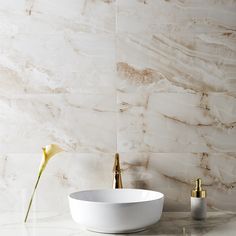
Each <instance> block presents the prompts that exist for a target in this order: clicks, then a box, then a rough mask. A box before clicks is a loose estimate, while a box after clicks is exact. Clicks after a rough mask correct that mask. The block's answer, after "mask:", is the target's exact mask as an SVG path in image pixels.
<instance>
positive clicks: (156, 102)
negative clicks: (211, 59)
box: [117, 92, 236, 153]
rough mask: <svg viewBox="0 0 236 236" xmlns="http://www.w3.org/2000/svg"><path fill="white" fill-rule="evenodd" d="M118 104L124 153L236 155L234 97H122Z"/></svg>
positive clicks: (119, 125)
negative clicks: (235, 153)
mask: <svg viewBox="0 0 236 236" xmlns="http://www.w3.org/2000/svg"><path fill="white" fill-rule="evenodd" d="M118 103H119V115H118V117H119V118H118V135H117V145H118V150H119V151H121V152H177V153H178V152H235V151H236V146H235V141H236V129H235V122H236V99H235V97H234V96H230V95H226V94H218V93H209V94H206V93H166V92H163V93H152V94H147V93H145V94H143V93H142V94H141V93H139V94H137V93H136V94H133V93H119V94H118ZM225 104H227V106H226V105H225Z"/></svg>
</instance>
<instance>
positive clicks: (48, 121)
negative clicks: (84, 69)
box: [0, 94, 116, 153]
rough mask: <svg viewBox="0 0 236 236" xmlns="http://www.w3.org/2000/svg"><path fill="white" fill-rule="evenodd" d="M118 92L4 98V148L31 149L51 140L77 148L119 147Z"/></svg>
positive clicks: (0, 141)
mask: <svg viewBox="0 0 236 236" xmlns="http://www.w3.org/2000/svg"><path fill="white" fill-rule="evenodd" d="M115 101H116V98H115V95H114V94H106V95H101V94H67V95H66V94H61V95H54V94H48V95H40V96H38V95H28V96H25V95H23V96H21V97H16V98H7V97H1V99H0V103H1V104H0V106H1V109H0V130H1V135H0V152H11V153H31V152H37V151H38V150H39V151H40V148H41V147H42V146H44V145H47V144H49V143H58V144H59V145H61V146H64V147H65V148H66V149H67V150H70V151H76V152H114V151H115V150H116V102H115Z"/></svg>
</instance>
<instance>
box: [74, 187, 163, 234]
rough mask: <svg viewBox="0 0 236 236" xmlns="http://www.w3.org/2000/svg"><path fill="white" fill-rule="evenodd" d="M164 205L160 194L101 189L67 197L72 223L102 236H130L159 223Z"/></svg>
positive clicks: (134, 190)
mask: <svg viewBox="0 0 236 236" xmlns="http://www.w3.org/2000/svg"><path fill="white" fill-rule="evenodd" d="M163 202H164V195H163V194H162V193H160V192H155V191H151V190H142V189H101V190H88V191H81V192H75V193H72V194H70V195H69V204H70V210H71V215H72V218H73V219H74V221H76V222H77V223H79V224H80V225H81V226H83V227H85V228H86V229H88V230H91V231H96V232H102V233H130V232H137V231H141V230H144V229H145V228H146V227H148V226H150V225H152V224H155V223H156V222H157V221H159V219H160V217H161V214H162V208H163Z"/></svg>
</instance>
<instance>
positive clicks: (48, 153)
mask: <svg viewBox="0 0 236 236" xmlns="http://www.w3.org/2000/svg"><path fill="white" fill-rule="evenodd" d="M42 149H43V158H42V161H41V164H40V167H39V173H38V178H37V181H36V183H35V186H34V190H33V193H32V195H31V198H30V202H29V206H28V209H27V212H26V216H25V220H24V222H26V221H27V218H28V215H29V211H30V207H31V205H32V202H33V198H34V194H35V191H36V189H37V186H38V183H39V180H40V177H41V175H42V173H43V171H44V169H45V167H46V166H47V163H48V161H49V160H50V159H51V158H52V157H53V156H55V155H56V154H57V153H60V152H62V151H63V149H62V148H60V147H59V146H58V145H56V144H50V145H47V146H46V147H43V148H42Z"/></svg>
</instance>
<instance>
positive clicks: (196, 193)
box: [191, 178, 206, 198]
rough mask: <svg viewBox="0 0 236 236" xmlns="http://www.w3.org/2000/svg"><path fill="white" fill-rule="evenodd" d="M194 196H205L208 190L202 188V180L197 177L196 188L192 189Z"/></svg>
mask: <svg viewBox="0 0 236 236" xmlns="http://www.w3.org/2000/svg"><path fill="white" fill-rule="evenodd" d="M191 196H192V197H198V198H205V197H206V190H203V189H202V180H201V179H200V178H198V179H196V185H195V188H194V189H193V190H192V194H191Z"/></svg>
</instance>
